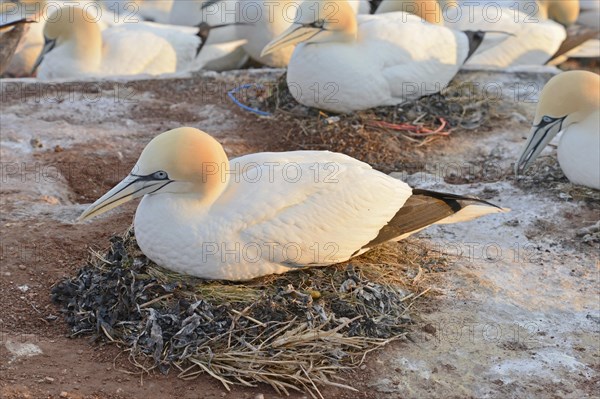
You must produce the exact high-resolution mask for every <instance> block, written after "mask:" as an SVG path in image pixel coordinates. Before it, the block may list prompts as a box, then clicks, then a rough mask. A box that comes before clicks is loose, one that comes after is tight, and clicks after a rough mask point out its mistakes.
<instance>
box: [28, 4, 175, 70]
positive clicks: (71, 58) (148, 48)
mask: <svg viewBox="0 0 600 399" xmlns="http://www.w3.org/2000/svg"><path fill="white" fill-rule="evenodd" d="M133 25H135V26H137V24H133ZM44 37H45V44H44V49H43V50H42V52H41V53H40V56H39V58H38V61H37V62H36V65H34V68H36V67H37V66H38V65H39V67H38V72H37V76H38V77H39V78H41V79H55V78H70V77H85V76H102V75H134V74H140V73H148V74H151V75H156V74H160V73H168V72H174V71H175V70H176V67H177V54H176V52H175V50H174V49H173V47H172V46H171V45H170V44H169V42H168V41H167V40H165V39H163V38H162V37H160V36H158V35H155V34H153V33H151V32H148V31H142V30H140V31H128V30H127V29H120V28H119V27H115V28H109V29H105V30H104V31H102V32H101V31H100V27H99V26H98V23H97V22H96V20H95V19H94V18H93V17H92V16H91V15H89V14H87V13H86V11H85V10H83V9H82V8H79V7H70V6H69V7H63V8H58V9H54V10H53V11H52V12H51V13H50V15H49V16H48V20H47V21H46V24H45V26H44Z"/></svg>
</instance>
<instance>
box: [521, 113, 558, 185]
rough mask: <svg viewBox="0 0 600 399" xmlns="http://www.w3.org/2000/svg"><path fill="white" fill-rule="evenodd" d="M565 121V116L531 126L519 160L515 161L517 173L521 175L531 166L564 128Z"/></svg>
mask: <svg viewBox="0 0 600 399" xmlns="http://www.w3.org/2000/svg"><path fill="white" fill-rule="evenodd" d="M563 121H564V118H560V119H557V120H555V121H553V122H551V123H549V124H546V125H536V126H534V127H532V128H531V130H530V132H529V137H528V138H527V142H526V143H525V145H524V146H523V149H522V150H521V154H520V155H519V160H518V161H517V163H515V174H517V175H519V174H521V173H523V172H525V170H526V169H527V168H528V167H529V166H531V164H532V163H533V161H535V159H536V158H537V157H538V155H540V153H541V152H542V150H543V149H544V148H545V147H546V145H548V143H549V142H550V141H551V140H552V139H553V138H554V136H556V135H557V134H558V133H559V132H560V131H561V130H562V122H563Z"/></svg>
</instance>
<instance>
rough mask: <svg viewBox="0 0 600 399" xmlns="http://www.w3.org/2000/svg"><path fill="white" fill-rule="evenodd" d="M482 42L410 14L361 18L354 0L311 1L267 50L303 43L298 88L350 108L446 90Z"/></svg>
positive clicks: (318, 100)
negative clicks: (352, 6)
mask: <svg viewBox="0 0 600 399" xmlns="http://www.w3.org/2000/svg"><path fill="white" fill-rule="evenodd" d="M482 40H483V34H481V35H480V34H478V33H473V32H470V34H467V33H465V32H460V31H455V30H452V29H449V28H446V27H443V26H437V25H433V24H429V23H426V22H424V21H423V20H422V19H421V18H419V17H417V16H415V15H412V14H409V13H404V12H395V13H389V14H382V15H358V16H355V15H354V13H353V11H352V8H351V7H350V5H349V4H348V1H347V0H332V1H312V0H306V1H304V2H302V3H301V4H300V7H299V8H298V10H297V13H296V18H295V20H294V23H293V24H292V26H291V27H290V28H288V29H287V30H286V31H285V32H284V33H282V34H281V35H280V36H279V37H278V38H276V39H275V40H273V41H272V42H271V43H269V44H268V45H267V46H266V47H265V48H264V50H263V53H262V54H263V55H266V54H269V53H270V52H272V51H275V50H279V49H281V48H284V47H287V46H290V45H293V44H297V43H300V44H298V45H297V46H296V49H295V50H294V53H293V55H292V58H291V60H290V63H289V66H288V74H287V82H288V86H289V88H290V92H291V93H292V95H293V96H294V98H295V99H296V100H297V101H298V102H300V103H301V104H304V105H306V106H309V107H315V108H320V109H325V110H328V111H333V112H341V113H343V112H352V111H358V110H364V109H368V108H373V107H376V106H382V105H395V104H399V103H402V102H404V101H406V100H413V99H417V98H420V97H422V96H425V95H430V94H433V93H437V92H439V91H440V90H442V89H443V88H444V87H446V86H447V85H448V83H449V82H450V80H451V79H452V78H453V77H454V76H455V75H456V73H457V72H458V70H459V69H460V67H461V66H462V64H463V63H464V62H465V60H466V59H467V58H468V57H469V56H470V55H471V54H473V52H474V51H475V49H476V48H477V47H478V45H479V44H480V43H481V41H482Z"/></svg>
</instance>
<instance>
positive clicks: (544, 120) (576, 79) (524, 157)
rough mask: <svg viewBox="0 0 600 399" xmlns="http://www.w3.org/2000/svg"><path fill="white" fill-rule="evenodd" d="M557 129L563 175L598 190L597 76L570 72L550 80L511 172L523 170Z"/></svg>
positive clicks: (599, 89) (599, 86) (599, 116)
mask: <svg viewBox="0 0 600 399" xmlns="http://www.w3.org/2000/svg"><path fill="white" fill-rule="evenodd" d="M561 131H562V132H563V133H562V137H561V138H560V142H559V144H558V162H559V163H560V167H561V168H562V170H563V172H564V173H565V175H566V176H567V177H568V178H569V180H570V181H571V182H573V183H575V184H581V185H584V186H588V187H592V188H595V189H600V76H598V75H596V74H595V73H592V72H587V71H570V72H563V73H561V74H560V75H557V76H555V77H553V78H552V79H550V81H549V82H548V83H547V84H546V86H545V87H544V89H543V90H542V93H541V94H540V100H539V103H538V107H537V111H536V114H535V119H534V121H533V127H532V128H531V132H530V134H529V138H528V139H527V142H526V143H525V145H524V146H523V150H522V151H521V155H520V156H519V160H518V161H517V163H516V164H515V172H516V173H517V174H518V173H521V172H524V171H525V170H526V169H527V168H528V167H529V166H530V165H531V164H532V163H533V161H534V160H535V158H536V157H537V156H538V155H539V154H540V152H542V150H543V149H544V147H545V146H546V145H547V144H548V143H549V142H550V140H552V138H553V137H554V136H556V134H558V133H559V132H561Z"/></svg>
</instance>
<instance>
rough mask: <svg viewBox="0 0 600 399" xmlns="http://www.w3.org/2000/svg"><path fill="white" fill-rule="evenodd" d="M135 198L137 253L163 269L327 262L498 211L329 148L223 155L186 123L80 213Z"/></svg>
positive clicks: (254, 268) (202, 272) (261, 270)
mask: <svg viewBox="0 0 600 399" xmlns="http://www.w3.org/2000/svg"><path fill="white" fill-rule="evenodd" d="M138 197H143V198H142V201H141V202H140V204H139V205H138V207H137V211H136V214H135V221H134V226H135V235H136V239H137V243H138V245H139V246H140V248H141V250H142V251H143V252H144V254H145V255H146V256H148V257H149V258H150V259H152V260H153V261H154V262H156V263H157V264H158V265H160V266H163V267H165V268H167V269H170V270H173V271H176V272H179V273H185V274H189V275H193V276H197V277H201V278H206V279H219V280H249V279H252V278H255V277H259V276H264V275H267V274H278V273H284V272H286V271H289V270H293V269H297V268H303V267H310V266H324V265H331V264H335V263H339V262H343V261H346V260H348V259H350V258H352V257H354V256H357V255H359V254H361V253H364V252H366V251H368V250H369V249H371V248H372V247H374V246H376V245H378V244H381V243H384V242H388V241H393V240H395V241H397V240H400V239H403V238H405V237H407V236H409V235H411V234H413V233H415V232H417V231H419V230H422V229H424V228H425V227H427V226H429V225H431V224H447V223H456V222H462V221H468V220H472V219H475V218H477V217H479V216H483V215H486V214H492V213H500V212H505V211H508V210H507V209H503V208H499V207H496V206H495V205H492V204H490V203H488V202H485V201H482V200H478V199H474V198H468V197H462V196H458V195H452V194H443V193H437V192H431V191H426V190H417V189H412V188H411V187H409V186H408V185H407V184H406V183H404V182H402V181H401V180H398V179H395V178H393V177H390V176H388V175H386V174H383V173H381V172H379V171H376V170H374V169H372V168H371V167H370V166H369V165H368V164H366V163H363V162H360V161H358V160H356V159H354V158H351V157H349V156H347V155H343V154H339V153H332V152H328V151H295V152H281V153H256V154H250V155H245V156H242V157H239V158H235V159H232V160H231V161H229V160H228V159H227V155H226V154H225V151H224V150H223V147H222V146H221V144H219V142H218V141H217V140H215V139H214V138H212V137H211V136H210V135H208V134H206V133H204V132H202V131H200V130H198V129H194V128H189V127H187V128H185V127H184V128H179V129H175V130H171V131H168V132H165V133H162V134H160V135H158V136H156V137H155V138H154V139H152V141H150V143H149V144H148V145H147V146H146V148H144V150H143V151H142V153H141V155H140V158H139V159H138V161H137V163H136V165H135V166H134V167H133V169H132V171H131V173H130V174H129V175H128V176H127V177H125V179H123V181H121V182H120V183H119V184H118V185H116V186H115V187H114V188H113V189H111V190H110V191H109V192H107V193H106V194H104V195H103V196H102V197H101V198H100V199H98V200H97V201H96V202H94V203H93V204H92V205H91V206H90V207H89V208H87V210H85V211H84V212H83V213H82V214H81V216H80V217H79V218H78V221H84V220H87V219H90V218H92V217H94V216H97V215H99V214H101V213H104V212H106V211H108V210H110V209H112V208H115V207H117V206H119V205H121V204H123V203H125V202H127V201H129V200H132V199H134V198H138Z"/></svg>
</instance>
